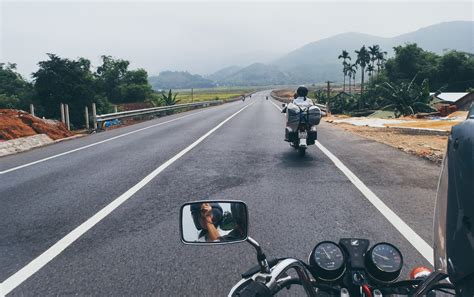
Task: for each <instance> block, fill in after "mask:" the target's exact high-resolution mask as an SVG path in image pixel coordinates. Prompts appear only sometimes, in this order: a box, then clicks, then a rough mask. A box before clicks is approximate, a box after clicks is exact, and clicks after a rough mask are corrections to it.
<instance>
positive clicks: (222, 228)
mask: <svg viewBox="0 0 474 297" xmlns="http://www.w3.org/2000/svg"><path fill="white" fill-rule="evenodd" d="M180 235H181V241H182V242H183V243H185V244H198V245H199V244H228V243H237V242H242V241H246V240H247V237H248V211H247V205H246V204H245V203H244V202H242V201H234V200H202V201H193V202H187V203H185V204H184V205H182V206H181V209H180Z"/></svg>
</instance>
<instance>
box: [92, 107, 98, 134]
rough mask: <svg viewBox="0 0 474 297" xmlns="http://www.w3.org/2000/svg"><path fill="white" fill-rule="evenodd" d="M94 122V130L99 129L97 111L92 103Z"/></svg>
mask: <svg viewBox="0 0 474 297" xmlns="http://www.w3.org/2000/svg"><path fill="white" fill-rule="evenodd" d="M92 120H93V121H94V129H97V110H96V107H95V103H92Z"/></svg>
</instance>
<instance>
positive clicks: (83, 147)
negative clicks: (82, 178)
mask: <svg viewBox="0 0 474 297" xmlns="http://www.w3.org/2000/svg"><path fill="white" fill-rule="evenodd" d="M206 111H209V109H206V110H202V111H198V112H195V113H192V114H188V115H184V116H182V117H178V118H175V119H172V120H169V121H165V122H161V123H158V124H154V125H151V126H147V127H144V128H140V129H137V130H133V131H130V132H127V133H124V134H120V135H117V136H114V137H111V138H107V139H104V140H101V141H98V142H94V143H91V144H88V145H85V146H81V147H78V148H76V149H73V150H70V151H66V152H63V153H60V154H56V155H53V156H50V157H46V158H43V159H40V160H36V161H33V162H30V163H26V164H23V165H19V166H16V167H13V168H10V169H6V170H4V171H0V175H2V174H5V173H8V172H12V171H15V170H18V169H22V168H25V167H28V166H31V165H35V164H38V163H42V162H45V161H48V160H51V159H55V158H57V157H61V156H64V155H69V154H71V153H74V152H77V151H81V150H84V149H86V148H90V147H93V146H96V145H99V144H102V143H105V142H109V141H111V140H115V139H117V138H121V137H124V136H127V135H130V134H134V133H137V132H140V131H143V130H147V129H150V128H154V127H157V126H161V125H164V124H168V123H171V122H174V121H177V120H181V119H184V118H187V117H190V116H194V115H197V114H200V113H202V112H206ZM0 296H1V295H0Z"/></svg>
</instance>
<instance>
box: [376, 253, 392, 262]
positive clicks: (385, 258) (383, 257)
mask: <svg viewBox="0 0 474 297" xmlns="http://www.w3.org/2000/svg"><path fill="white" fill-rule="evenodd" d="M374 255H376V256H379V257H380V258H382V259H384V260H390V259H389V258H387V257H385V256H382V255H380V254H377V253H376V252H374Z"/></svg>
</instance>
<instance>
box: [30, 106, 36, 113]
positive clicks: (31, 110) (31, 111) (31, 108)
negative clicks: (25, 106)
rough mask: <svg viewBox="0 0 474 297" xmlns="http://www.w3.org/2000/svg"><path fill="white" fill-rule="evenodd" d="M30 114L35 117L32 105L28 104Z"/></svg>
mask: <svg viewBox="0 0 474 297" xmlns="http://www.w3.org/2000/svg"><path fill="white" fill-rule="evenodd" d="M30 114H31V115H32V116H35V106H34V105H33V104H30Z"/></svg>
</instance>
